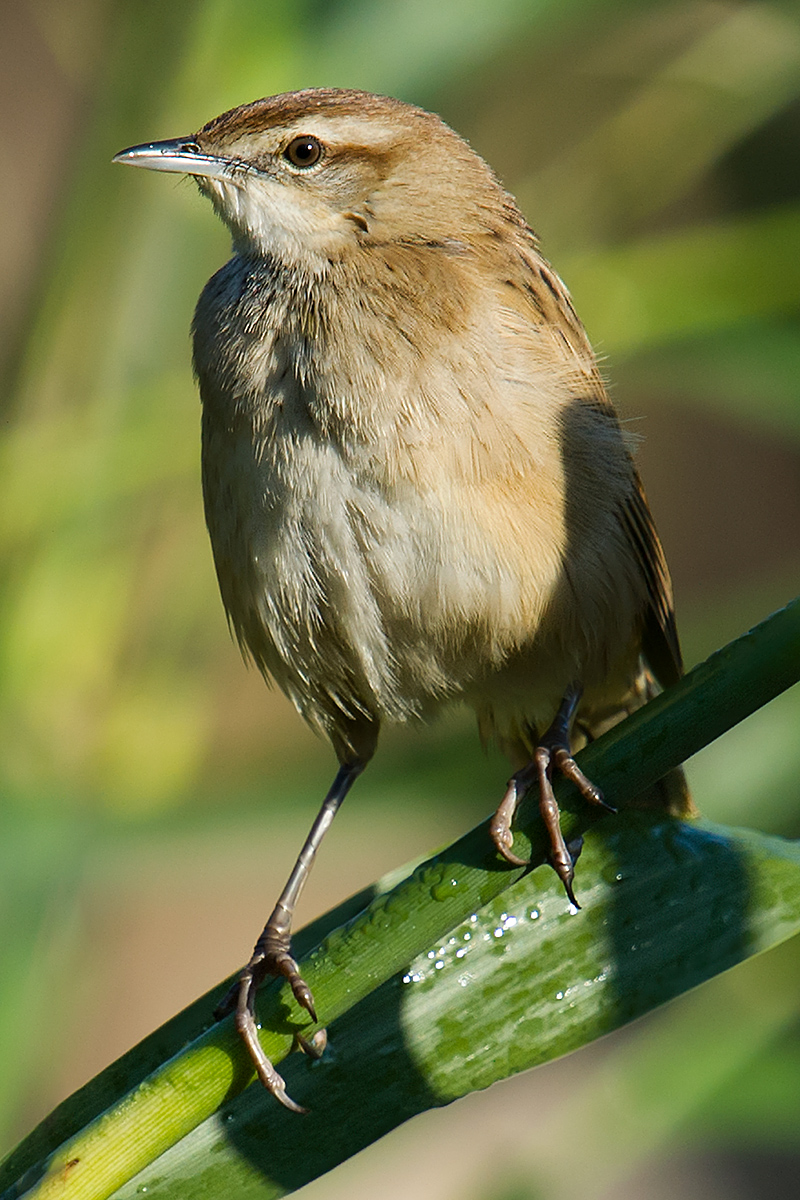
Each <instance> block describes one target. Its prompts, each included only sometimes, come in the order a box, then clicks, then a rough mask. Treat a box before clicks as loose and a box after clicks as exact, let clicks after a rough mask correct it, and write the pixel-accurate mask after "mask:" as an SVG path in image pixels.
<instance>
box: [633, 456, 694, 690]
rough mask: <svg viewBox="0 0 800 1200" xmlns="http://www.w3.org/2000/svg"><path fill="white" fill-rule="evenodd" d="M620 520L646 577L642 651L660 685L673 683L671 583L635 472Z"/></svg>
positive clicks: (677, 657)
mask: <svg viewBox="0 0 800 1200" xmlns="http://www.w3.org/2000/svg"><path fill="white" fill-rule="evenodd" d="M622 523H623V527H624V529H625V532H626V534H627V536H628V539H629V540H630V543H631V545H632V546H633V549H634V551H635V553H636V558H637V560H638V562H639V566H640V567H641V569H642V573H643V575H644V577H645V579H646V581H647V595H648V600H649V604H648V607H647V611H646V613H645V620H644V626H643V629H642V653H643V655H644V657H645V659H646V660H647V664H648V666H649V667H650V668H651V670H652V672H653V674H654V675H655V677H656V679H657V680H658V682H659V683H660V684H661V686H662V687H669V686H670V684H673V683H677V681H678V680H679V679H680V677H681V675H682V674H683V657H682V655H681V647H680V642H679V640H678V630H677V627H676V625H675V611H674V608H673V602H672V583H671V580H670V577H669V570H668V568H667V563H666V559H665V558H664V551H663V550H662V548H661V542H660V541H659V537H658V534H657V533H656V527H655V525H654V524H653V518H652V516H651V515H650V509H649V507H648V504H647V499H646V497H645V494H644V489H643V487H642V483H641V480H640V479H639V475H638V472H636V471H634V488H633V490H632V491H631V492H630V494H629V496H628V498H627V500H626V502H625V504H624V506H623V509H622Z"/></svg>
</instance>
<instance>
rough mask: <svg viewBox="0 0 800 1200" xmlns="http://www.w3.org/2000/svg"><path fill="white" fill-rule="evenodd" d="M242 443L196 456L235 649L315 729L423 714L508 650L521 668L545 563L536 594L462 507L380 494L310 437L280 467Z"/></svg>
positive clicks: (371, 481)
mask: <svg viewBox="0 0 800 1200" xmlns="http://www.w3.org/2000/svg"><path fill="white" fill-rule="evenodd" d="M253 445H254V442H253V438H252V436H250V434H248V433H246V432H245V433H242V435H241V436H239V437H233V438H231V437H228V438H227V439H226V445H225V447H224V453H221V452H220V451H221V449H222V447H221V446H220V445H216V446H214V447H210V446H208V445H205V446H204V492H205V501H206V517H207V522H208V527H209V531H210V534H211V541H212V546H213V549H214V556H215V561H216V565H217V572H218V575H219V581H220V587H221V591H222V596H223V600H224V603H225V606H226V609H227V610H228V613H229V615H230V618H231V621H232V624H233V626H234V628H235V630H236V633H237V635H238V637H239V640H240V642H241V643H242V644H243V646H244V647H246V648H247V650H248V651H249V653H250V654H251V655H252V657H253V658H254V660H255V661H256V662H257V663H258V665H259V666H260V667H261V668H262V669H263V670H265V671H266V672H268V673H269V674H270V675H272V676H273V677H274V678H275V680H276V681H277V682H278V683H279V685H280V686H281V687H282V688H283V690H284V691H286V692H287V694H288V695H289V696H290V697H291V699H292V700H293V701H294V703H295V704H296V705H297V707H298V708H299V709H300V711H301V712H302V713H303V715H304V716H305V717H306V718H307V719H308V720H309V722H310V723H311V724H312V725H315V726H317V727H321V728H324V729H329V725H330V721H331V720H332V719H335V716H336V714H338V713H345V714H351V715H357V714H359V713H367V714H369V715H371V716H373V717H374V718H376V719H378V720H381V719H383V718H388V719H393V720H403V719H406V718H408V717H409V716H412V715H415V714H424V713H425V712H426V711H427V710H429V709H430V708H431V706H433V705H435V704H436V703H437V702H438V701H440V700H441V699H443V698H446V697H450V696H454V695H458V694H459V693H461V692H463V691H464V690H465V688H467V687H468V686H469V685H470V683H471V681H474V680H475V679H477V678H480V677H488V676H490V675H493V674H497V673H498V672H500V673H502V671H503V669H504V666H505V665H506V663H507V661H508V660H509V658H510V657H513V652H514V651H515V649H518V648H519V647H520V646H521V645H523V644H525V645H526V646H527V650H526V654H527V655H528V657H530V655H531V653H532V648H531V644H532V643H535V632H536V623H537V620H538V616H537V613H541V612H542V611H544V609H545V608H546V606H547V603H548V600H549V598H550V597H551V596H552V595H553V594H554V593H555V592H556V591H557V589H558V580H559V572H560V563H559V560H558V555H557V554H556V553H555V551H553V553H552V554H551V555H550V556H549V559H548V558H547V556H545V559H544V560H543V561H542V563H541V565H540V576H541V578H539V580H538V582H537V583H536V585H535V586H533V585H531V581H530V578H529V579H528V580H527V581H523V580H521V579H520V578H519V577H518V575H519V573H518V572H516V573H515V571H514V570H513V569H512V564H511V563H510V562H509V561H508V560H507V558H505V557H504V555H503V554H500V553H498V550H497V547H496V546H492V544H491V541H490V539H489V538H488V537H487V535H486V531H485V530H484V529H483V528H481V525H480V522H478V521H476V520H475V519H474V518H473V517H472V515H471V514H470V506H469V504H468V503H453V502H452V498H449V499H447V500H446V499H445V498H443V497H442V495H440V494H438V493H437V491H436V490H435V489H427V490H424V491H423V490H420V489H419V488H417V487H415V486H412V485H411V484H409V483H408V482H407V481H406V482H403V481H400V482H398V481H394V482H393V484H392V486H391V487H388V486H387V485H386V483H385V481H382V480H380V479H379V478H377V477H376V475H375V473H372V472H370V471H369V470H364V469H360V468H359V467H358V466H354V464H353V463H352V462H348V461H347V460H346V458H345V456H344V455H343V454H342V453H341V451H340V450H339V449H337V448H335V447H334V446H333V445H331V444H330V443H326V442H324V441H322V440H320V439H318V438H313V437H308V438H305V439H300V440H299V441H297V440H296V441H294V442H293V443H292V445H291V452H288V451H287V450H286V448H284V452H283V453H282V454H280V455H278V454H276V453H275V448H274V447H273V448H272V452H271V453H266V452H263V451H262V452H261V453H260V454H257V453H255V452H254V449H253ZM212 462H213V464H214V465H213V470H212V468H211V465H210V464H211V463H212ZM540 557H541V556H540ZM526 583H527V587H526V586H525V584H526ZM534 657H535V656H534ZM545 660H546V655H545V656H544V657H543V663H544V661H545ZM531 665H532V666H533V667H534V677H535V674H536V672H535V664H534V663H532V664H531ZM545 686H546V690H548V691H549V690H550V689H549V687H547V685H545Z"/></svg>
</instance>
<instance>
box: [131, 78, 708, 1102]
mask: <svg viewBox="0 0 800 1200" xmlns="http://www.w3.org/2000/svg"><path fill="white" fill-rule="evenodd" d="M115 161H117V162H124V163H130V164H131V165H133V166H142V167H149V168H152V169H155V170H160V171H175V172H182V173H185V174H188V175H191V176H193V177H194V178H195V179H196V180H197V183H198V185H199V187H200V190H201V191H202V192H203V194H204V195H206V196H207V197H208V198H209V199H210V200H211V203H212V204H213V206H214V208H215V210H216V211H217V213H218V214H219V216H220V217H221V218H222V220H223V221H224V222H225V223H226V224H227V226H228V227H229V229H230V231H231V234H232V236H233V255H232V257H231V258H230V260H229V261H228V262H227V263H226V264H225V266H223V267H222V268H221V270H219V271H218V272H217V273H216V275H214V276H213V278H212V279H211V280H209V282H208V283H207V284H206V286H205V288H204V289H203V292H202V295H201V297H200V300H199V303H198V305H197V311H196V313H195V317H194V324H193V335H194V367H195V371H196V374H197V378H198V380H199V384H200V395H201V397H202V405H203V417H202V475H203V496H204V502H205V513H206V521H207V523H208V529H209V533H210V535H211V544H212V547H213V552H214V561H215V564H216V570H217V576H218V579H219V586H220V590H221V592H222V599H223V602H224V605H225V609H226V611H227V613H228V617H229V619H230V622H231V625H232V627H233V629H234V631H235V633H236V636H237V638H238V640H239V643H240V645H241V647H242V649H243V651H244V652H245V653H246V654H248V655H249V656H250V657H251V658H252V660H253V661H254V662H255V663H256V664H257V666H258V667H259V668H260V669H261V671H263V673H264V674H265V675H266V676H270V677H272V678H273V679H274V680H276V682H277V683H278V684H279V685H280V687H281V688H282V689H283V690H284V692H285V693H286V694H287V695H288V696H289V697H290V699H291V700H292V701H293V702H294V704H295V705H296V707H297V709H298V710H299V712H300V713H301V714H302V716H303V717H304V718H305V720H306V721H307V722H308V723H309V725H310V726H311V727H312V728H313V729H315V730H317V731H318V732H320V733H322V734H325V735H326V736H327V737H328V738H329V739H330V741H331V742H332V744H333V748H334V750H335V753H336V756H337V758H338V761H339V770H338V773H337V775H336V778H335V780H334V783H333V785H332V787H331V789H330V791H329V792H328V794H327V796H326V797H325V800H324V803H323V805H322V808H321V810H320V812H319V815H318V816H317V818H316V821H315V822H314V825H313V827H312V829H311V832H310V833H309V836H308V838H307V840H306V842H305V845H304V846H303V848H302V850H301V852H300V856H299V858H298V860H297V863H296V865H295V867H294V869H293V871H292V873H291V876H290V878H289V881H288V883H287V885H286V887H285V889H284V891H283V893H282V894H281V896H280V898H279V900H278V902H277V905H276V907H275V910H274V912H273V913H272V915H271V916H270V918H269V920H268V922H267V924H266V927H265V929H264V931H263V933H262V934H261V937H260V938H259V940H258V942H257V943H256V947H255V949H254V951H253V955H252V958H251V959H250V962H249V963H248V964H247V966H246V967H245V968H244V970H243V971H242V973H241V976H240V979H239V982H238V983H237V985H236V987H235V988H234V989H233V990H232V992H231V993H230V995H229V997H228V998H227V1000H226V1001H224V1002H223V1005H222V1006H221V1011H222V1012H226V1011H231V1010H232V1009H234V1008H235V1011H236V1024H237V1027H238V1029H239V1031H240V1033H241V1035H242V1037H243V1038H244V1040H245V1042H246V1044H247V1046H248V1048H249V1051H250V1054H251V1056H252V1059H253V1062H254V1064H255V1067H256V1070H257V1072H258V1074H259V1076H260V1078H261V1079H262V1081H263V1082H264V1083H265V1085H266V1086H267V1087H268V1088H269V1090H270V1091H271V1092H273V1093H274V1095H275V1096H276V1097H277V1098H278V1099H279V1100H280V1101H281V1102H282V1103H283V1104H284V1105H286V1106H287V1107H288V1108H291V1109H294V1110H296V1111H303V1110H302V1109H300V1106H299V1105H297V1104H296V1103H295V1102H294V1101H293V1100H291V1099H290V1097H289V1096H288V1095H287V1094H286V1089H285V1085H284V1082H283V1079H282V1078H281V1076H280V1075H279V1074H278V1072H277V1071H276V1070H275V1068H274V1067H273V1065H272V1064H271V1063H270V1062H269V1060H268V1058H267V1057H266V1055H265V1054H264V1051H263V1050H262V1048H261V1045H260V1043H259V1040H258V1036H257V1029H256V1023H255V1018H254V1000H255V993H256V989H257V988H258V986H259V985H260V984H261V982H262V981H263V980H264V979H265V978H266V977H268V976H285V977H286V979H288V980H289V982H290V984H291V987H292V990H293V992H294V994H295V996H296V998H297V1000H298V1001H299V1003H300V1004H301V1005H303V1006H304V1007H305V1008H306V1009H307V1010H308V1012H309V1013H310V1014H311V1016H312V1018H314V1020H316V1013H315V1011H314V1004H313V1000H312V997H311V993H310V991H309V989H308V987H307V985H306V984H305V982H304V981H303V979H302V977H301V975H300V973H299V971H298V968H297V964H296V963H295V962H294V960H293V959H292V957H291V947H290V935H291V924H292V915H293V911H294V908H295V904H296V901H297V898H298V895H299V893H300V890H301V888H302V886H303V883H304V881H305V879H306V877H307V875H308V872H309V869H310V867H311V864H312V861H313V859H314V856H315V854H316V851H317V849H318V847H319V844H320V841H321V839H322V837H323V835H324V833H325V831H326V829H327V828H328V826H329V825H330V823H331V821H332V820H333V817H334V815H335V813H336V810H337V809H338V807H339V805H340V804H341V802H342V800H343V799H344V797H345V795H346V794H347V792H348V790H349V789H350V786H351V785H352V783H353V781H354V780H355V779H356V777H357V776H358V775H359V774H360V773H361V772H362V771H363V769H364V767H365V765H366V764H367V763H368V762H369V760H370V758H371V757H372V755H373V753H374V751H375V747H376V744H377V741H378V733H379V730H380V728H381V725H382V724H383V722H385V721H408V720H410V719H412V718H414V719H416V718H422V719H425V718H427V717H429V716H431V715H432V714H434V713H436V712H437V711H438V710H439V709H440V708H441V707H442V706H443V705H445V704H448V703H450V702H452V701H454V700H460V701H463V702H465V703H466V704H468V705H470V706H471V707H472V708H473V709H474V710H475V713H476V715H477V721H478V728H479V731H480V736H481V738H482V739H484V740H487V739H494V740H496V742H497V743H498V744H499V745H500V747H501V748H502V750H503V751H505V753H506V754H507V755H508V757H509V759H510V761H511V764H512V768H513V771H514V774H513V775H512V778H511V780H510V782H509V784H508V788H507V791H506V793H505V795H504V797H503V799H502V801H501V803H500V805H499V807H498V808H497V811H496V814H495V817H494V819H493V822H492V826H491V831H492V837H493V838H494V842H495V844H496V847H497V850H498V851H499V853H500V854H501V855H503V856H504V857H505V858H506V859H508V860H509V861H511V862H520V859H519V858H517V856H515V855H514V853H513V851H512V843H513V836H512V832H511V823H512V819H513V816H514V812H515V809H516V807H517V805H518V803H519V800H520V798H521V797H522V795H523V794H524V793H525V792H526V791H527V790H528V789H529V788H535V789H537V791H538V797H539V806H540V811H541V814H542V818H543V819H544V821H545V824H546V826H547V829H548V831H549V838H550V843H551V854H550V859H551V862H552V865H553V866H554V868H555V870H556V871H557V872H558V874H559V876H560V878H561V880H562V881H563V884H564V886H565V888H566V890H567V893H568V895H569V896H570V898H571V899H572V900H573V901H574V894H573V875H574V863H573V856H572V854H571V851H570V848H569V847H568V846H567V845H566V844H565V841H564V838H563V836H562V833H561V829H560V825H559V813H558V807H557V805H556V801H555V797H554V794H553V788H552V776H553V773H554V771H559V772H562V773H563V774H565V775H566V776H568V777H569V778H570V779H571V780H572V781H573V782H574V783H575V784H576V785H577V787H578V788H579V790H580V792H581V793H582V794H583V796H584V797H585V798H586V800H587V801H589V802H590V803H592V804H602V803H604V801H603V798H602V796H601V794H600V792H599V791H598V789H597V788H596V787H594V786H593V785H592V783H591V782H590V781H589V780H588V779H586V778H585V776H584V775H583V774H582V773H581V771H580V770H579V768H578V767H577V765H576V763H575V761H574V759H573V757H572V755H573V753H575V751H576V750H577V749H578V748H579V747H580V745H582V744H583V743H584V742H585V741H587V740H590V739H591V738H593V737H595V736H596V735H597V734H598V733H599V732H602V731H603V730H604V729H606V728H608V727H610V726H611V725H613V724H614V723H616V722H617V721H619V720H620V719H621V718H622V717H623V716H625V715H626V714H627V713H629V712H631V711H633V710H634V709H636V708H638V707H639V706H640V705H641V704H643V703H644V701H645V700H646V699H647V698H648V697H649V696H650V695H652V694H653V693H654V692H655V691H656V690H658V687H659V685H661V686H666V685H668V684H670V683H672V682H673V681H675V680H676V679H677V678H678V677H679V675H680V673H681V655H680V649H679V645H678V638H677V634H676V629H675V620H674V616H673V605H672V595H671V587H670V580H669V574H668V571H667V567H666V564H665V561H664V556H663V553H662V550H661V545H660V543H659V540H658V536H657V534H656V531H655V528H654V525H653V521H652V519H651V516H650V512H649V510H648V507H647V502H646V500H645V496H644V493H643V491H642V487H641V484H640V481H639V478H638V475H637V472H636V468H635V466H634V463H633V460H632V458H631V453H630V447H629V446H628V444H627V442H626V439H625V436H624V435H623V432H622V431H621V429H620V425H619V421H618V419H617V416H616V413H615V411H614V409H613V407H612V405H611V403H610V401H609V399H608V397H607V395H606V392H605V389H604V386H603V382H602V379H601V377H600V374H599V372H598V368H597V363H596V360H595V357H594V355H593V353H592V350H591V347H590V345H589V343H588V341H587V338H586V335H585V333H584V331H583V328H582V326H581V323H580V321H579V319H578V317H577V315H576V313H575V310H574V308H573V306H572V303H571V301H570V297H569V295H568V293H567V291H566V289H565V287H564V285H563V283H562V282H561V280H560V279H559V278H558V276H557V275H556V274H555V273H554V272H553V270H552V269H551V268H550V266H549V265H548V264H547V262H546V261H545V260H544V258H543V257H542V256H541V254H540V252H539V247H538V243H537V240H536V237H535V236H534V234H533V233H532V232H531V230H530V228H529V227H528V225H527V224H526V222H525V220H524V218H523V217H522V216H521V214H520V212H519V209H518V208H517V206H516V204H515V202H514V200H513V199H512V197H511V196H510V195H509V194H508V193H507V192H505V191H504V190H503V188H502V187H501V185H500V184H499V183H498V181H497V179H496V178H495V176H494V175H493V174H492V172H491V170H490V169H489V167H488V166H487V165H486V163H485V162H483V160H482V159H481V158H479V157H478V155H477V154H475V153H474V152H473V151H472V150H471V149H470V147H469V146H468V145H467V144H466V142H464V141H463V140H462V139H461V138H460V137H459V136H458V135H457V134H455V133H454V132H453V131H452V130H451V129H449V128H448V127H447V126H446V125H445V124H444V123H443V122H442V121H441V120H440V119H439V118H438V117H437V116H434V115H432V114H431V113H428V112H424V111H423V110H422V109H419V108H414V107H412V106H410V105H408V104H404V103H401V102H400V101H397V100H392V99H388V98H386V97H382V96H373V95H370V94H367V93H365V92H356V91H339V90H334V89H319V90H317V89H314V90H308V91H301V92H292V93H289V94H286V95H280V96H272V97H269V98H267V99H264V100H257V101H255V102H254V103H252V104H245V105H243V106H242V107H240V108H235V109H233V110H231V111H230V112H226V113H223V114H222V116H219V117H217V118H215V119H214V120H213V121H210V122H209V123H208V124H207V125H204V126H203V128H202V129H200V130H199V132H198V133H195V134H192V135H191V136H189V137H185V138H178V139H175V140H170V141H164V142H154V143H150V144H147V145H141V146H134V147H132V148H131V149H128V150H124V151H122V152H121V153H120V154H118V155H117V156H116V159H115ZM643 801H645V802H647V803H649V804H651V805H652V804H656V805H661V806H662V807H663V808H665V809H669V810H670V811H673V812H685V811H687V810H688V808H689V806H690V803H691V802H690V800H689V797H688V793H687V792H686V788H685V784H684V782H683V776H682V774H681V773H680V772H673V773H672V775H671V776H669V777H667V779H666V780H664V781H662V783H661V784H659V785H658V786H657V787H656V788H654V789H652V790H651V792H650V793H649V794H648V796H647V797H644V798H643ZM306 1048H309V1047H307V1046H306Z"/></svg>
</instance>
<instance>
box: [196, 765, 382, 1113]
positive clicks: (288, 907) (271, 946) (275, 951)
mask: <svg viewBox="0 0 800 1200" xmlns="http://www.w3.org/2000/svg"><path fill="white" fill-rule="evenodd" d="M363 769H364V763H363V762H361V761H357V762H353V763H346V764H343V765H342V766H341V767H340V768H339V770H338V772H337V774H336V778H335V780H334V781H333V785H332V786H331V789H330V791H329V792H328V794H327V796H326V797H325V800H324V802H323V805H322V808H321V809H320V810H319V812H318V814H317V817H316V820H315V821H314V824H313V825H312V826H311V831H310V833H309V835H308V837H307V838H306V840H305V843H304V845H303V849H302V850H301V851H300V854H299V855H298V858H297V862H296V863H295V864H294V867H293V869H292V873H291V875H290V876H289V879H288V881H287V883H286V887H285V888H284V889H283V891H282V892H281V894H280V897H279V899H278V903H277V904H276V905H275V908H274V910H273V912H272V916H271V917H270V919H269V920H268V921H267V923H266V925H265V926H264V930H263V932H262V934H261V937H260V938H259V939H258V941H257V942H256V944H255V948H254V950H253V953H252V955H251V958H250V961H249V963H248V964H247V966H246V967H245V968H244V970H243V971H242V973H241V975H240V976H239V979H238V980H237V982H236V983H235V984H234V986H233V987H232V988H231V990H230V991H229V992H228V994H227V995H226V996H225V997H224V998H223V1000H222V1001H221V1003H220V1004H219V1005H218V1006H217V1008H216V1010H215V1012H214V1016H215V1017H216V1018H217V1019H218V1020H219V1019H220V1018H222V1017H224V1016H227V1015H228V1013H229V1012H232V1011H234V1010H235V1012H236V1029H237V1031H238V1032H239V1034H240V1036H241V1038H242V1040H243V1041H244V1044H245V1045H246V1046H247V1049H248V1051H249V1054H250V1057H251V1058H252V1060H253V1064H254V1066H255V1069H256V1072H257V1074H258V1077H259V1079H260V1080H261V1082H262V1083H263V1084H264V1086H265V1087H266V1089H267V1091H269V1092H271V1093H272V1095H273V1096H274V1097H275V1098H276V1100H279V1101H280V1102H281V1104H283V1105H284V1107H285V1108H289V1109H291V1110H292V1112H298V1113H302V1112H305V1111H306V1110H305V1109H304V1108H301V1107H300V1105H299V1104H295V1102H294V1100H292V1099H291V1098H290V1097H289V1096H287V1094H286V1084H285V1083H284V1081H283V1078H282V1077H281V1076H280V1075H279V1074H278V1072H277V1071H276V1070H275V1068H274V1067H273V1065H272V1063H271V1062H270V1061H269V1059H268V1058H267V1056H266V1054H265V1053H264V1051H263V1049H262V1047H261V1043H260V1041H259V1040H258V1030H257V1026H256V1019H255V998H256V992H257V991H258V988H259V987H260V986H261V984H262V983H263V981H264V980H265V979H266V978H267V976H269V975H272V976H274V977H275V978H279V977H281V976H283V978H285V979H288V981H289V984H290V985H291V989H292V991H293V992H294V996H295V999H296V1000H297V1003H298V1004H300V1005H301V1006H302V1007H303V1008H304V1009H305V1010H306V1012H308V1013H309V1014H310V1015H311V1018H312V1020H314V1021H316V1020H317V1014H316V1012H315V1010H314V1000H313V998H312V995H311V991H310V989H309V987H308V984H307V983H306V982H305V980H304V979H303V978H302V976H301V975H300V971H299V970H298V967H297V963H296V962H295V961H294V959H293V958H292V956H291V954H290V952H289V951H290V941H291V933H292V918H293V917H294V910H295V905H296V904H297V901H298V898H299V896H300V893H301V891H302V890H303V885H304V883H305V881H306V879H307V878H308V875H309V872H310V870H311V866H312V864H313V862H314V857H315V855H316V853H317V850H318V849H319V846H320V843H321V841H322V839H323V837H324V836H325V834H326V832H327V831H328V829H329V827H330V825H331V822H332V821H333V818H334V817H335V816H336V813H337V810H338V808H339V806H340V804H341V803H342V801H343V800H344V798H345V796H346V795H347V793H348V792H349V791H350V788H351V787H352V785H353V783H354V781H355V780H356V779H357V777H358V776H359V775H360V774H361V772H362V771H363ZM298 1044H299V1045H300V1047H301V1048H302V1049H304V1050H307V1051H308V1052H309V1053H313V1052H314V1051H313V1050H312V1046H318V1045H319V1041H317V1042H312V1043H309V1042H307V1041H306V1039H305V1038H298ZM319 1053H321V1050H320V1051H319Z"/></svg>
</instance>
